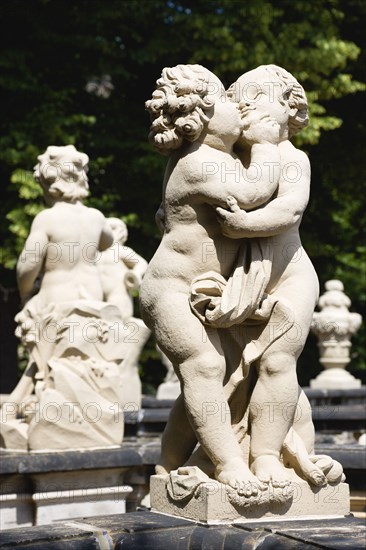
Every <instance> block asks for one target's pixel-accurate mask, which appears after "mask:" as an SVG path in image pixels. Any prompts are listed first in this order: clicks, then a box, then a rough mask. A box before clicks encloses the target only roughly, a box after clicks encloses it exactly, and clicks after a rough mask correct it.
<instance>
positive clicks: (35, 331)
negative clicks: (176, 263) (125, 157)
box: [1, 145, 128, 450]
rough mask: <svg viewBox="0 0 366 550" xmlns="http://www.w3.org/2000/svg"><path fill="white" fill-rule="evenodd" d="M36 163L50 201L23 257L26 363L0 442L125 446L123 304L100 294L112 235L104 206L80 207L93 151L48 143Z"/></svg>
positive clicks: (21, 317)
mask: <svg viewBox="0 0 366 550" xmlns="http://www.w3.org/2000/svg"><path fill="white" fill-rule="evenodd" d="M38 160H39V163H38V164H37V166H36V167H35V172H34V176H35V179H36V180H37V181H38V182H39V183H40V184H41V186H42V188H43V189H44V194H45V199H46V202H47V204H48V205H49V206H50V208H48V209H46V210H43V211H42V212H41V213H40V214H38V215H37V216H36V217H35V219H34V221H33V224H32V227H31V231H30V234H29V236H28V238H27V241H26V243H25V246H24V249H23V251H22V253H21V255H20V258H19V261H18V264H17V277H18V285H19V292H20V296H21V299H22V302H23V304H24V307H23V309H22V311H21V312H20V313H19V314H18V315H17V317H16V321H17V322H18V328H17V332H16V333H17V335H18V336H19V337H20V338H21V340H22V343H23V345H24V346H25V348H26V349H27V351H28V353H29V363H28V366H27V368H26V370H25V372H24V374H23V376H22V378H21V380H20V382H19V383H18V385H17V387H16V388H15V390H14V391H13V392H12V394H11V395H10V397H9V399H8V402H7V403H5V404H4V405H3V407H2V411H1V412H2V420H3V425H2V430H1V431H2V438H3V441H2V444H3V446H5V447H7V448H9V447H10V448H23V449H27V448H29V449H32V450H36V449H67V448H73V447H74V448H83V447H95V446H104V445H111V444H120V443H121V442H122V437H123V415H122V412H121V410H120V409H121V405H120V404H121V403H122V399H121V396H122V392H121V383H120V370H121V365H122V364H123V361H124V357H125V356H126V355H127V351H126V350H127V349H128V345H125V343H124V342H123V328H124V324H123V318H122V315H121V312H120V310H119V308H118V307H117V306H116V305H114V304H109V303H106V302H104V301H103V286H102V282H101V278H100V273H99V270H98V267H97V263H98V258H99V257H100V253H101V252H102V251H104V250H106V249H108V248H109V247H110V246H111V244H112V243H113V234H112V231H111V229H110V226H109V225H108V223H107V221H106V219H105V217H104V216H103V214H102V213H101V212H99V211H98V210H96V209H94V208H88V207H86V206H84V205H83V204H82V200H83V198H85V197H86V196H87V194H88V179H87V176H86V172H87V164H88V157H87V155H85V154H84V153H80V152H78V151H77V150H76V149H75V148H74V146H72V145H68V146H65V147H54V146H51V147H48V148H47V150H46V152H45V153H44V154H43V155H40V156H39V157H38ZM37 281H38V284H37ZM51 409H52V410H51Z"/></svg>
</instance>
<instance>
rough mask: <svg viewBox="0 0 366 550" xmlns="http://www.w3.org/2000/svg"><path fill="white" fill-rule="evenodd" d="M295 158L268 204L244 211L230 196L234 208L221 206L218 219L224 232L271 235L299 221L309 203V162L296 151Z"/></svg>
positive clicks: (236, 235) (237, 236)
mask: <svg viewBox="0 0 366 550" xmlns="http://www.w3.org/2000/svg"><path fill="white" fill-rule="evenodd" d="M297 153H298V154H297V157H296V162H293V163H289V164H288V168H287V170H286V174H285V177H284V178H283V179H282V181H281V182H280V185H279V194H278V196H277V197H276V198H275V199H273V200H272V201H271V202H269V203H268V204H267V205H266V206H263V207H262V208H259V209H258V210H255V211H253V212H245V211H244V210H241V209H239V208H238V205H237V204H235V198H236V197H235V198H234V200H233V198H232V197H231V198H229V200H228V204H229V207H230V209H231V210H225V209H223V208H220V207H218V208H217V209H216V212H217V215H218V220H219V222H220V224H221V227H222V232H223V234H224V235H225V236H227V237H230V238H232V239H241V238H248V237H249V238H250V237H270V236H273V235H279V234H281V233H284V232H285V231H287V230H288V229H290V228H291V227H293V226H294V225H296V224H297V223H298V222H299V220H300V219H301V216H302V214H303V212H304V210H305V208H306V206H307V203H308V200H309V190H310V163H309V160H308V158H307V156H306V155H305V154H304V153H301V152H300V151H298V152H297Z"/></svg>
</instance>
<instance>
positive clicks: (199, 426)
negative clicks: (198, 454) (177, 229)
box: [152, 287, 260, 496]
mask: <svg viewBox="0 0 366 550" xmlns="http://www.w3.org/2000/svg"><path fill="white" fill-rule="evenodd" d="M165 288H166V287H165ZM165 288H164V290H165ZM163 296H164V292H163V289H162V293H161V296H160V301H159V305H160V307H161V308H162V309H164V311H159V312H157V311H156V308H157V305H158V304H155V311H154V313H155V315H154V317H155V319H158V320H159V319H162V320H163V321H164V322H165V321H166V318H167V315H168V314H169V333H168V332H167V329H166V325H165V323H162V324H161V325H160V324H159V323H157V322H156V323H155V326H153V327H152V328H153V330H154V332H155V335H156V338H157V341H158V344H159V347H160V348H161V349H162V350H163V351H164V353H165V354H166V355H167V356H168V357H169V359H170V360H171V361H172V363H173V365H174V366H175V368H176V371H177V375H178V376H179V378H180V380H181V382H182V395H183V400H184V407H185V410H186V414H187V418H188V421H189V423H190V425H191V427H192V429H193V432H194V434H195V436H196V438H197V440H198V441H199V442H200V443H201V445H202V446H203V448H204V450H205V452H206V453H207V455H208V456H209V458H210V459H211V461H212V462H213V464H214V466H215V477H216V479H217V480H218V481H220V482H221V483H224V484H227V485H230V486H231V487H233V488H235V489H236V490H237V491H238V493H240V492H242V494H243V495H246V496H251V495H255V494H257V493H258V490H259V489H260V483H259V481H258V479H257V478H256V476H255V475H254V474H253V473H252V472H251V471H250V470H249V467H248V464H247V463H246V462H245V460H244V457H243V454H242V451H241V448H240V445H239V443H238V441H237V439H236V436H235V434H234V432H233V430H232V426H231V418H230V415H228V414H227V399H226V398H225V393H224V388H223V381H224V377H225V370H226V363H225V358H224V356H223V353H222V350H221V343H220V339H219V336H218V334H217V333H216V332H215V331H212V330H211V331H210V333H209V334H208V333H207V334H205V337H203V334H202V332H203V331H204V330H205V329H204V327H203V325H202V324H201V322H200V321H199V320H198V319H197V318H196V317H195V316H194V315H193V314H192V312H191V310H190V308H189V304H188V300H187V294H186V293H175V294H170V295H169V296H167V302H168V303H167V304H166V308H165V307H164V303H162V298H163ZM172 311H173V312H175V314H174V315H171V312H172ZM177 312H179V314H177ZM188 328H189V330H188ZM181 407H182V402H181V401H178V404H177V405H176V407H175V410H174V411H173V416H172V419H171V421H170V423H169V425H168V427H167V431H166V433H165V435H164V438H163V445H162V455H161V461H159V465H160V467H161V469H160V471H168V470H169V469H171V468H172V467H173V466H174V467H177V466H178V464H177V463H178V456H177V455H176V456H174V447H176V446H177V445H176V440H177V438H176V430H175V427H176V428H177V429H178V425H179V421H180V420H179V419H180V418H183V417H181V416H180V413H179V408H180V409H181ZM181 410H182V409H181ZM178 433H179V432H178ZM188 439H189V441H190V443H189V441H188ZM186 441H187V447H186V450H187V449H188V448H189V446H190V445H191V444H192V441H193V439H191V437H189V438H187V440H186ZM183 450H184V449H183ZM179 454H180V456H181V458H180V460H182V459H183V458H184V457H183V454H184V453H183V452H181V453H178V455H179ZM172 457H174V458H173V459H172ZM184 461H185V460H183V462H184ZM183 462H182V463H181V464H179V466H181V465H183Z"/></svg>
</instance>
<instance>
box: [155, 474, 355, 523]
mask: <svg viewBox="0 0 366 550" xmlns="http://www.w3.org/2000/svg"><path fill="white" fill-rule="evenodd" d="M168 479H169V476H166V475H154V476H152V477H151V481H150V494H151V508H152V510H153V511H155V512H162V513H164V514H169V515H172V516H179V517H181V518H186V519H191V520H194V521H199V522H203V523H209V524H214V523H232V522H235V521H240V522H241V523H242V522H243V521H245V520H251V521H252V520H253V519H263V518H269V519H270V518H271V519H276V520H278V519H282V518H283V519H289V518H304V519H306V518H307V519H310V518H316V517H319V516H322V517H324V518H325V517H334V516H339V517H341V516H344V515H345V514H348V513H349V510H350V504H349V487H348V485H347V484H346V483H339V484H338V485H328V486H327V487H321V488H320V487H310V486H309V485H308V484H307V483H306V482H305V481H299V482H293V483H292V484H291V486H290V489H289V488H287V489H276V491H286V492H289V493H290V492H292V493H293V495H292V498H290V499H289V500H285V501H284V502H278V499H277V501H276V499H274V498H273V493H272V494H271V492H272V491H274V489H271V487H269V489H268V490H267V491H264V492H263V493H262V494H261V496H260V497H258V498H257V499H253V500H251V501H250V502H248V503H247V504H246V505H243V506H240V505H237V504H233V503H232V502H230V500H229V496H228V492H227V487H226V486H225V485H223V484H222V483H219V482H218V481H215V480H212V481H210V482H206V483H202V484H201V485H200V487H199V490H198V491H196V493H195V495H194V496H193V497H191V499H189V500H183V501H182V500H175V501H173V499H171V498H170V496H169V495H168V492H167V488H166V485H167V481H168ZM285 496H286V495H285Z"/></svg>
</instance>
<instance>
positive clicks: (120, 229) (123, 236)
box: [107, 218, 128, 245]
mask: <svg viewBox="0 0 366 550" xmlns="http://www.w3.org/2000/svg"><path fill="white" fill-rule="evenodd" d="M107 223H108V225H109V227H110V228H111V229H112V233H113V237H114V242H115V243H119V244H121V245H124V244H125V242H126V241H127V237H128V230H127V225H126V224H125V222H124V221H122V220H120V219H119V218H107Z"/></svg>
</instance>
